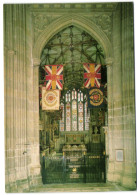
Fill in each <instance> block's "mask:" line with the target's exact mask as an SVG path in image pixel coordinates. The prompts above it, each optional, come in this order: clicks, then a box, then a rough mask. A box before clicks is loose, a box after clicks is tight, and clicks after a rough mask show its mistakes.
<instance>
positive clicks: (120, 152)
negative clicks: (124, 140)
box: [116, 150, 124, 162]
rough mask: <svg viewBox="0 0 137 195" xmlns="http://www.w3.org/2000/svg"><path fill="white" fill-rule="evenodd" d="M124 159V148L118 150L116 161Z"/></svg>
mask: <svg viewBox="0 0 137 195" xmlns="http://www.w3.org/2000/svg"><path fill="white" fill-rule="evenodd" d="M123 160H124V154H123V150H116V161H118V162H123Z"/></svg>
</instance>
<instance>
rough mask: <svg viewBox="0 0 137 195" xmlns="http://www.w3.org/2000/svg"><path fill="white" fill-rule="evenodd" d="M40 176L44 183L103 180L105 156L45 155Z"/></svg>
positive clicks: (104, 176)
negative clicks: (71, 156)
mask: <svg viewBox="0 0 137 195" xmlns="http://www.w3.org/2000/svg"><path fill="white" fill-rule="evenodd" d="M42 177H43V181H44V183H94V182H105V178H106V175H105V156H104V155H92V154H91V155H87V156H83V157H81V158H78V157H73V158H64V157H46V158H45V167H44V168H42Z"/></svg>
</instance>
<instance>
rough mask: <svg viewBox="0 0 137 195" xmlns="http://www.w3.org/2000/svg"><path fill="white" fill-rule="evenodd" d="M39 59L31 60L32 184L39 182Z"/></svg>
mask: <svg viewBox="0 0 137 195" xmlns="http://www.w3.org/2000/svg"><path fill="white" fill-rule="evenodd" d="M39 64H40V60H39V59H34V60H33V132H32V140H31V141H32V142H31V164H30V175H31V176H32V177H33V179H32V182H33V185H37V184H38V183H41V176H40V146H39Z"/></svg>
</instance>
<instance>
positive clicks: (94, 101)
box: [89, 89, 103, 106]
mask: <svg viewBox="0 0 137 195" xmlns="http://www.w3.org/2000/svg"><path fill="white" fill-rule="evenodd" d="M89 95H90V104H91V105H93V106H99V105H101V104H102V102H103V92H102V91H101V90H100V89H92V90H90V92H89Z"/></svg>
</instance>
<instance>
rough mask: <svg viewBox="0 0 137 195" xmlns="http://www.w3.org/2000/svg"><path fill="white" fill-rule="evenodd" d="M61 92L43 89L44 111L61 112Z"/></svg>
mask: <svg viewBox="0 0 137 195" xmlns="http://www.w3.org/2000/svg"><path fill="white" fill-rule="evenodd" d="M59 105H60V91H59V90H46V88H45V87H42V110H49V111H50V110H59Z"/></svg>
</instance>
